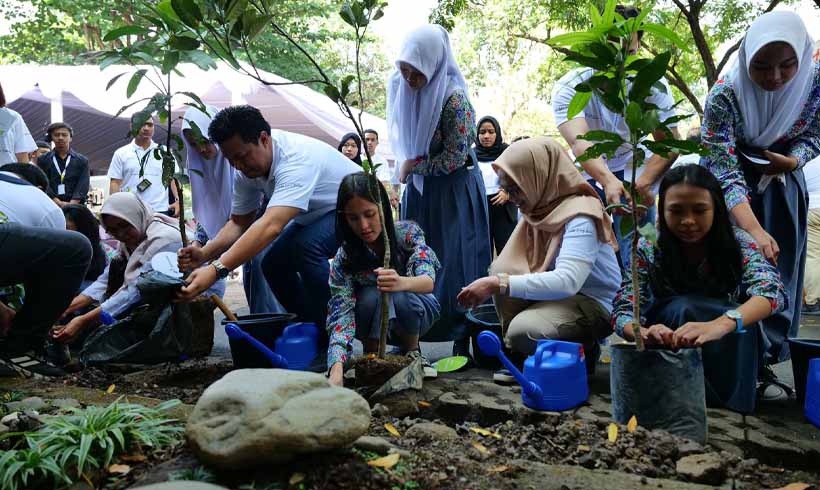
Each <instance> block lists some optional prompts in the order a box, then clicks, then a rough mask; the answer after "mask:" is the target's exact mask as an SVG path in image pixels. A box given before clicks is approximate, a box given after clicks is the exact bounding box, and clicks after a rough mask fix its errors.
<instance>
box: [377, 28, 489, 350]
mask: <svg viewBox="0 0 820 490" xmlns="http://www.w3.org/2000/svg"><path fill="white" fill-rule="evenodd" d="M387 126H388V133H389V135H390V143H391V148H392V149H393V151H394V153H396V156H397V161H398V162H401V165H398V166H397V168H398V170H399V180H400V181H401V182H403V183H404V182H407V183H408V184H411V185H408V186H407V189H406V191H405V193H404V196H403V203H402V219H403V220H412V221H416V222H417V223H418V224H419V225H421V228H422V229H423V230H424V232H425V235H426V237H427V243H428V245H430V246H431V247H432V248H433V250H434V251H435V252H436V255H437V256H438V258H439V260H440V261H441V264H442V267H443V269H442V271H441V273H440V275H439V279H438V280H437V281H436V286H435V290H434V294H435V296H436V298H437V299H438V301H439V303H440V304H441V319H440V320H439V321H438V322H437V323H436V325H434V326H433V329H432V331H431V332H432V333H428V335H427V336H426V338H427V339H428V340H449V339H452V340H455V341H456V342H455V344H454V346H453V353H454V354H456V355H469V341H468V332H467V328H466V325H465V318H464V314H465V310H464V308H463V307H461V306H460V305H459V304H458V301H457V300H456V296H458V293H459V292H460V291H461V288H462V287H463V286H465V285H467V284H470V283H471V282H473V281H474V280H475V279H478V278H479V277H483V276H484V275H485V274H486V272H487V268H488V267H489V265H490V260H491V256H490V247H489V243H490V235H489V226H488V220H487V200H486V198H485V192H484V182H483V180H482V177H481V171H480V170H479V168H478V165H477V164H476V162H477V160H476V157H475V153H474V152H473V150H472V143H473V141H475V111H474V110H473V106H472V104H470V100H469V99H468V98H467V84H466V82H465V81H464V77H463V76H462V75H461V72H460V71H459V69H458V66H457V65H456V62H455V58H454V57H453V53H452V49H451V48H450V40H449V37H448V35H447V31H445V30H444V29H443V28H442V27H441V26H436V25H427V26H422V27H420V28H418V29H416V30H414V31H412V32H411V33H410V34H409V35H408V36H407V38H406V39H405V40H404V43H403V45H402V48H401V53H400V55H399V57H398V59H397V60H396V71H395V72H394V73H393V75H392V76H391V78H390V80H389V81H388V85H387Z"/></svg>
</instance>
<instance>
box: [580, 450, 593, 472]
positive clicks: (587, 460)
mask: <svg viewBox="0 0 820 490" xmlns="http://www.w3.org/2000/svg"><path fill="white" fill-rule="evenodd" d="M578 464H579V465H581V466H583V467H584V468H589V469H594V468H595V465H596V464H597V462H596V461H595V457H594V456H593V455H592V454H591V453H587V454H584V455H583V456H581V457H580V458H578Z"/></svg>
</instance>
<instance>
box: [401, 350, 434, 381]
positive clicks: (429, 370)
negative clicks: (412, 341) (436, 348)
mask: <svg viewBox="0 0 820 490" xmlns="http://www.w3.org/2000/svg"><path fill="white" fill-rule="evenodd" d="M407 357H409V358H411V359H414V360H415V359H416V358H421V366H422V367H423V368H424V379H432V378H438V371H436V368H434V367H433V365H432V364H430V361H429V360H427V357H425V356H424V354H422V353H421V351H417V350H413V351H410V352H408V353H407Z"/></svg>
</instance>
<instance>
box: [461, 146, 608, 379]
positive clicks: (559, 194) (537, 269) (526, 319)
mask: <svg viewBox="0 0 820 490" xmlns="http://www.w3.org/2000/svg"><path fill="white" fill-rule="evenodd" d="M493 168H494V169H495V171H496V173H497V174H498V179H499V183H500V186H501V188H503V189H505V190H506V191H507V193H508V194H509V196H510V201H511V202H513V203H514V204H515V205H516V206H517V207H518V208H519V209H520V210H521V214H522V216H523V217H522V219H521V221H520V222H519V223H518V225H517V226H516V228H515V231H514V232H513V234H512V236H511V237H510V240H509V241H508V242H507V246H506V247H504V250H503V251H502V252H501V254H500V255H499V256H498V258H496V260H495V261H494V262H493V265H492V267H491V268H490V275H489V276H487V277H484V278H481V279H478V280H476V281H474V282H472V283H471V284H469V285H467V286H466V287H465V288H464V289H463V290H462V291H461V294H459V295H458V300H459V301H460V302H461V304H462V305H464V306H465V307H467V308H474V307H476V306H478V305H480V304H482V303H484V302H485V301H487V299H489V298H490V297H491V296H495V307H496V311H497V312H498V317H499V319H500V320H501V325H502V331H503V334H504V342H505V344H506V345H507V347H508V348H509V349H511V350H512V351H513V352H514V353H516V354H518V357H519V359H520V358H522V357H524V356H527V355H531V354H532V353H533V352H534V351H535V347H536V344H537V342H538V340H540V339H556V340H567V341H571V342H578V343H581V344H583V346H584V352H586V359H587V369H588V370H589V371H592V370H593V369H594V366H595V363H596V362H597V359H598V356H599V354H600V346H599V344H598V341H599V340H600V339H603V338H605V337H607V336H608V335H609V334H610V333H611V329H610V327H609V313H610V311H611V309H612V299H613V297H614V296H615V292H616V291H617V290H618V286H619V285H620V282H621V272H620V270H619V268H618V260H617V258H616V257H615V249H614V248H613V246H614V245H615V235H614V234H613V232H612V221H611V219H610V218H609V215H608V214H607V213H606V212H605V211H604V206H603V203H602V202H601V200H600V198H599V197H598V195H597V193H596V191H595V190H594V189H593V188H592V186H591V185H590V184H589V183H588V182H586V180H584V178H583V177H582V176H581V174H580V173H579V172H578V170H577V169H576V168H575V165H574V164H573V162H572V160H571V159H570V157H569V156H568V155H567V153H566V150H564V148H563V147H561V145H559V144H558V142H557V141H555V140H553V139H551V138H547V137H538V138H530V139H527V140H524V141H519V142H518V143H513V144H512V145H510V147H509V148H507V149H506V150H505V151H504V153H503V154H501V156H500V157H498V159H497V160H496V161H495V163H494V164H493ZM493 378H494V379H495V380H496V381H509V379H510V375H509V373H508V372H506V371H505V370H502V371H501V372H498V373H496V374H495V375H494V376H493Z"/></svg>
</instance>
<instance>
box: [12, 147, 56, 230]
mask: <svg viewBox="0 0 820 490" xmlns="http://www.w3.org/2000/svg"><path fill="white" fill-rule="evenodd" d="M47 189H48V178H47V177H46V174H45V173H44V172H43V171H42V170H40V168H39V167H37V165H31V164H29V163H9V164H7V165H3V166H2V167H0V222H10V223H19V224H21V225H25V226H35V227H38V228H51V229H53V230H65V216H64V215H63V210H62V209H60V207H59V206H57V205H56V204H55V203H54V201H52V200H51V199H49V197H48V195H47V194H46V190H47Z"/></svg>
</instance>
